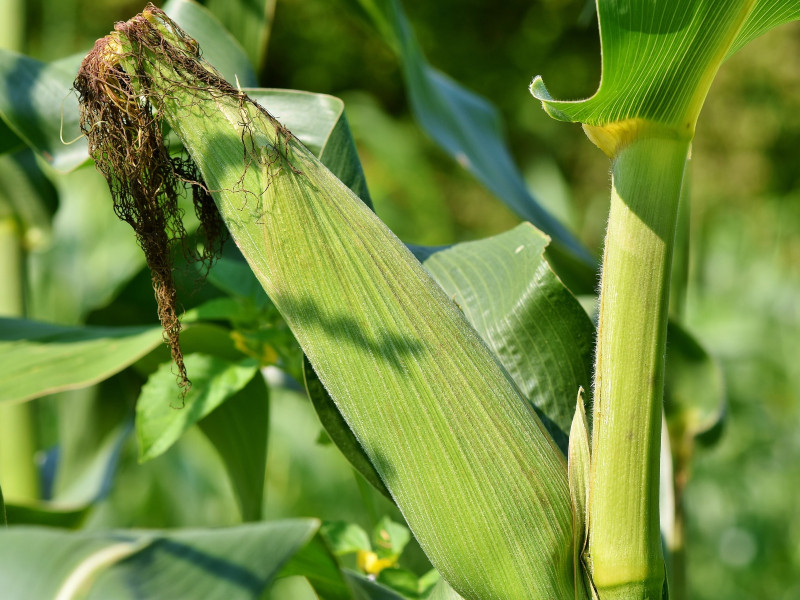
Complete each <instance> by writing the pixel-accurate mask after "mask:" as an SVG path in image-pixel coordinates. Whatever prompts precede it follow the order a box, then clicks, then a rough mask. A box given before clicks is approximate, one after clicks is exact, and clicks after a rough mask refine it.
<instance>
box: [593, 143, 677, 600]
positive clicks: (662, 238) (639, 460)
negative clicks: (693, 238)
mask: <svg viewBox="0 0 800 600" xmlns="http://www.w3.org/2000/svg"><path fill="white" fill-rule="evenodd" d="M688 149H689V141H688V140H685V139H681V138H678V137H675V138H670V137H643V138H640V139H636V140H634V141H633V142H631V143H630V144H629V145H627V146H626V147H623V148H622V149H620V150H619V152H618V154H616V156H615V159H614V162H613V167H612V176H613V188H612V194H611V211H610V217H609V224H608V231H607V233H606V246H605V254H604V259H603V277H602V283H601V294H600V317H599V327H598V343H597V357H596V370H595V404H594V430H593V436H592V463H591V483H590V503H589V521H590V525H589V527H590V537H589V552H588V557H587V559H588V563H589V564H590V568H591V572H592V578H593V581H594V585H595V586H596V588H597V590H598V592H599V594H600V598H601V599H603V600H606V599H643V598H651V599H656V598H661V592H662V587H663V582H664V561H663V558H662V554H661V541H660V532H659V514H658V486H659V449H660V439H661V407H662V396H663V388H664V353H665V344H666V325H667V313H668V303H669V274H670V268H671V261H672V247H673V242H674V237H675V226H676V221H677V211H678V200H679V198H680V189H681V182H682V179H683V172H684V166H685V163H686V158H687V154H688Z"/></svg>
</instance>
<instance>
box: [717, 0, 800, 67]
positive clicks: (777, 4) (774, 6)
mask: <svg viewBox="0 0 800 600" xmlns="http://www.w3.org/2000/svg"><path fill="white" fill-rule="evenodd" d="M798 19H800V0H756V2H755V6H754V7H753V11H752V12H751V13H750V14H749V15H748V16H747V21H745V23H744V26H743V27H742V28H741V30H740V31H739V35H737V36H736V41H735V42H734V43H733V45H732V46H731V49H730V50H729V51H728V56H730V55H732V54H734V53H735V52H738V51H739V50H740V49H742V48H743V47H744V46H745V45H747V44H748V43H749V42H751V41H752V40H754V39H756V38H757V37H759V36H761V35H764V34H765V33H766V32H767V31H769V30H770V29H774V28H775V27H778V26H780V25H783V24H785V23H790V22H791V21H797V20H798Z"/></svg>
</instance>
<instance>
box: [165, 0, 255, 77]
mask: <svg viewBox="0 0 800 600" xmlns="http://www.w3.org/2000/svg"><path fill="white" fill-rule="evenodd" d="M164 12H165V13H167V14H168V15H169V16H170V18H171V19H173V20H174V21H175V22H176V23H178V24H179V25H180V26H181V27H182V28H183V29H184V31H186V32H187V33H188V34H189V35H191V36H192V37H193V38H194V39H195V40H197V42H198V43H199V44H200V45H201V46H202V47H203V56H205V58H206V60H207V61H209V62H210V63H211V64H213V65H214V67H215V68H216V69H217V70H218V71H219V72H220V74H221V75H222V76H223V77H224V78H225V79H227V80H228V82H229V83H231V84H233V85H236V83H237V82H238V84H239V85H240V86H242V87H255V86H256V85H258V78H257V77H256V73H255V71H254V70H253V65H252V64H251V63H250V60H249V59H248V57H247V54H246V53H245V51H244V49H243V48H242V46H241V44H239V42H238V40H237V39H236V38H235V37H234V36H233V35H232V34H231V32H230V31H228V30H227V29H225V26H224V25H223V24H222V23H220V21H219V20H218V19H217V17H216V16H215V15H214V14H213V13H212V12H211V11H209V10H208V9H207V8H206V7H205V6H203V5H202V4H199V3H198V2H195V1H194V0H169V2H167V3H166V4H164Z"/></svg>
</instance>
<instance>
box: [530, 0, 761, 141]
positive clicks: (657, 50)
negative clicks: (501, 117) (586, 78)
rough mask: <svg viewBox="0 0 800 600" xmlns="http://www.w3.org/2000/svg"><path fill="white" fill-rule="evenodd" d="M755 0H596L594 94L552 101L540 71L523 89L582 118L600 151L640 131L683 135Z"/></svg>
mask: <svg viewBox="0 0 800 600" xmlns="http://www.w3.org/2000/svg"><path fill="white" fill-rule="evenodd" d="M754 1H755V0H676V1H674V2H669V3H661V2H626V3H624V10H623V9H622V6H621V5H620V3H619V2H616V1H615V0H598V4H597V8H598V18H599V21H600V38H601V40H600V41H601V46H602V79H601V81H600V87H599V89H598V90H597V92H596V93H595V95H594V96H592V97H591V98H589V99H587V100H580V101H574V102H567V101H556V100H553V98H552V97H551V96H550V94H549V93H548V91H547V89H546V88H545V86H544V83H543V82H542V80H541V78H539V77H537V78H536V79H535V80H534V81H533V83H532V84H531V92H532V93H533V95H534V96H535V97H536V98H538V99H539V100H541V101H542V105H543V107H544V109H545V110H546V111H547V112H548V114H550V116H552V117H554V118H556V119H560V120H564V121H572V122H580V123H583V124H584V126H585V127H584V128H585V129H586V130H587V134H588V135H589V137H590V138H591V139H592V141H593V142H595V143H596V144H597V145H598V146H599V147H600V148H601V149H602V150H603V151H604V152H606V153H607V154H608V155H609V156H614V155H615V154H616V153H617V150H618V148H620V147H621V146H624V145H625V144H627V143H628V142H629V141H630V140H631V139H633V138H635V137H636V136H638V135H640V133H641V132H642V131H643V130H645V129H646V130H648V131H653V132H657V134H658V135H662V136H663V135H666V136H671V137H680V138H682V139H691V137H692V136H693V135H694V128H695V123H696V121H697V116H698V114H699V113H700V109H701V107H702V105H703V102H704V100H705V97H706V94H707V93H708V89H709V87H710V86H711V82H712V80H713V78H714V76H715V74H716V72H717V70H718V69H719V66H720V64H721V63H722V61H723V60H724V58H725V56H726V54H727V53H728V52H729V50H730V49H731V47H732V45H733V44H734V42H735V40H736V38H737V36H738V35H739V32H740V30H741V29H742V27H743V25H744V24H745V23H746V20H747V18H748V15H749V14H750V10H751V8H752V7H753V5H754Z"/></svg>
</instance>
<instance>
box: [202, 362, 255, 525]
mask: <svg viewBox="0 0 800 600" xmlns="http://www.w3.org/2000/svg"><path fill="white" fill-rule="evenodd" d="M268 394H269V392H268V389H267V386H266V384H265V383H264V378H263V377H261V376H260V375H256V376H255V377H253V378H252V379H251V380H250V382H249V383H248V384H247V385H246V386H245V387H244V388H242V389H241V390H240V391H239V392H237V393H235V394H234V395H233V396H231V397H230V398H228V399H227V400H225V401H224V402H223V403H222V405H221V406H219V407H217V408H216V409H215V410H214V411H212V412H211V414H209V415H208V416H207V417H205V418H204V419H202V420H201V421H200V422H199V425H200V429H201V430H202V431H203V433H204V434H205V435H206V436H207V437H208V439H209V440H210V441H211V443H212V444H214V447H215V448H216V449H217V452H219V455H220V457H221V458H222V462H223V463H224V464H225V469H226V470H227V471H228V475H229V476H230V478H231V483H232V484H233V489H234V492H235V493H236V500H237V501H238V503H239V508H240V510H241V512H242V519H243V520H244V521H258V520H260V519H261V516H262V511H263V504H264V476H265V474H266V468H267V432H268V430H269V395H268Z"/></svg>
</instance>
